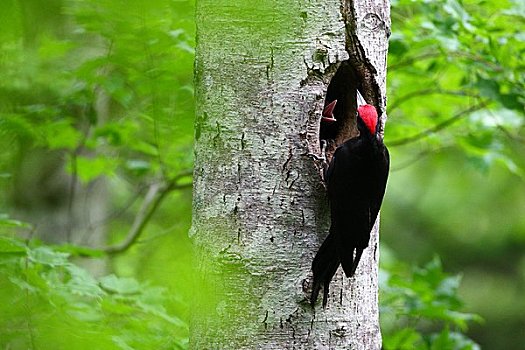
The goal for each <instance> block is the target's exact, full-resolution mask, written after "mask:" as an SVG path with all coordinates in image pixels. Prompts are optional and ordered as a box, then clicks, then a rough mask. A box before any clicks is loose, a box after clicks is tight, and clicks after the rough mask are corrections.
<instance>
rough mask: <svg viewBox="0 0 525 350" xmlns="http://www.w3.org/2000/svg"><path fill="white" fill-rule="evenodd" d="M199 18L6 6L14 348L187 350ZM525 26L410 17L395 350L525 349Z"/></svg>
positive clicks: (182, 13)
mask: <svg viewBox="0 0 525 350" xmlns="http://www.w3.org/2000/svg"><path fill="white" fill-rule="evenodd" d="M194 12H195V6H194V1H186V0H152V1H148V2H144V1H139V0H132V1H125V2H124V1H120V0H47V1H41V0H24V1H21V0H3V1H2V5H1V9H0V23H2V31H1V32H0V45H1V49H0V150H1V151H0V188H1V190H0V346H1V347H3V348H6V349H27V348H33V349H34V348H41V349H60V348H68V349H83V348H86V349H87V348H89V349H92V348H97V349H151V348H158V349H164V348H166V349H174V348H175V349H177V348H179V349H186V348H187V336H188V329H187V322H188V318H189V316H188V300H189V296H190V294H191V287H190V275H191V271H190V270H189V265H190V261H189V259H190V257H189V251H190V245H189V241H188V238H187V232H188V229H189V227H190V223H191V172H192V154H193V152H192V142H193V118H194V116H193V114H194V106H193V104H194V96H193V58H194V47H195V22H194ZM299 15H300V14H298V16H299ZM524 25H525V7H524V5H523V3H522V2H521V1H519V0H516V1H459V0H439V1H408V0H407V1H404V0H393V1H392V36H391V39H390V51H389V61H388V66H389V68H388V74H389V76H388V110H387V111H388V117H389V119H388V122H387V125H386V133H385V142H386V144H387V145H388V146H389V148H390V151H391V156H392V173H391V177H390V179H389V185H388V191H387V195H386V199H385V203H384V205H383V210H382V215H381V219H382V229H381V240H382V246H381V249H382V252H381V322H382V331H383V334H384V342H385V344H384V345H385V349H476V348H478V346H481V348H483V349H517V348H519V347H520V346H521V344H523V343H525V332H524V330H525V316H524V315H525V299H524V298H523V294H524V291H525V253H524V252H525V215H524V214H523V213H525V196H524V194H525V183H524V179H525V177H524V168H525V157H524V156H523V155H524V154H525V152H524V151H525V147H524V143H525V133H524V121H525V113H524V105H525V86H524V85H525V84H524V83H525V73H524V72H525V66H524V63H523V57H524V55H525V43H524V41H525V34H524V32H523V28H524ZM478 344H479V345H478Z"/></svg>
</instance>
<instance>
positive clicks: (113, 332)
mask: <svg viewBox="0 0 525 350" xmlns="http://www.w3.org/2000/svg"><path fill="white" fill-rule="evenodd" d="M0 284H1V285H2V288H1V289H0V299H1V300H4V301H6V300H9V301H10V302H9V303H6V302H3V303H1V306H0V315H2V316H1V317H0V325H1V326H0V346H2V347H3V348H17V349H21V348H38V349H57V348H64V347H66V348H69V349H83V348H86V349H87V348H91V349H92V348H97V349H139V348H140V349H152V348H154V349H185V348H186V338H187V333H188V331H187V326H186V324H185V323H184V322H183V321H181V320H180V319H179V318H178V317H177V316H175V315H174V314H172V313H170V312H169V311H167V307H166V304H168V303H169V300H170V298H172V297H170V296H169V295H168V293H167V290H166V288H162V287H157V286H153V285H151V284H149V283H140V282H138V281H137V280H136V279H135V278H131V277H117V276H115V275H114V274H112V275H109V276H105V277H102V278H99V279H97V278H94V277H92V276H91V274H90V273H89V272H88V271H86V270H85V269H83V268H80V267H79V266H78V265H76V264H75V263H73V262H72V261H71V259H70V254H68V253H64V252H61V251H60V250H59V249H57V248H54V247H51V246H47V245H40V244H37V243H35V242H31V243H30V244H27V243H24V242H23V241H20V240H17V239H13V238H9V237H5V236H2V237H0ZM172 302H173V301H172Z"/></svg>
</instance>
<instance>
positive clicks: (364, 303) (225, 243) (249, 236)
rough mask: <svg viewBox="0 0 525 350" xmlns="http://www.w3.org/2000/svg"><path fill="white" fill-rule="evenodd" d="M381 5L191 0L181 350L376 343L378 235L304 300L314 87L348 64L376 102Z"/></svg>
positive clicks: (312, 234)
mask: <svg viewBox="0 0 525 350" xmlns="http://www.w3.org/2000/svg"><path fill="white" fill-rule="evenodd" d="M389 28H390V18H389V5H388V1H387V0H383V1H379V2H377V3H372V2H370V1H358V2H356V3H354V4H352V3H351V2H344V1H343V2H342V3H341V2H339V1H335V0H329V1H326V0H323V1H321V0H314V1H309V2H302V1H285V0H273V1H260V2H259V1H246V0H244V1H236V2H235V3H233V2H231V1H226V0H222V1H217V0H197V53H196V93H197V120H196V125H195V173H194V204H193V205H194V208H193V225H192V230H191V233H190V234H191V236H192V238H193V240H194V243H195V249H196V261H197V268H198V270H199V271H198V272H199V276H200V278H201V279H202V281H201V284H199V290H200V291H201V293H199V296H198V298H197V301H196V304H195V307H194V309H193V320H192V324H191V339H190V344H191V348H192V349H199V350H201V349H379V348H380V347H381V335H380V330H379V321H378V304H377V271H378V254H379V250H378V232H377V225H376V228H375V229H374V231H373V234H372V238H371V242H370V247H369V248H368V249H366V250H365V253H364V255H363V258H362V262H361V264H360V267H359V268H358V270H357V273H356V276H355V277H354V278H352V279H346V278H343V276H342V273H341V271H339V272H338V273H337V274H336V277H335V279H334V281H333V282H332V288H331V293H330V299H329V302H328V307H327V308H326V309H324V310H323V309H322V308H321V307H320V306H318V307H317V308H316V309H315V310H313V309H312V308H311V307H310V305H309V304H308V299H307V298H308V292H309V290H308V288H309V283H310V279H311V271H310V269H311V262H312V259H313V256H314V254H315V252H316V250H317V248H318V247H319V245H320V243H321V242H322V239H324V237H325V236H326V234H327V233H328V227H329V215H328V214H329V213H328V203H327V200H326V194H325V190H324V188H323V185H322V183H321V181H320V177H319V171H318V169H317V168H316V166H315V165H314V163H313V162H312V160H311V159H310V158H309V157H307V156H306V154H307V153H308V152H310V151H315V152H317V150H318V128H319V118H320V114H321V109H322V107H323V102H324V94H325V92H326V88H327V84H328V83H329V81H330V78H331V76H332V75H333V74H334V72H335V71H336V69H337V67H338V64H339V63H340V62H341V61H343V60H347V59H348V60H349V62H351V64H352V65H354V67H355V68H356V70H357V72H358V74H359V75H360V77H361V80H362V81H361V83H362V85H363V90H364V93H365V97H367V99H368V100H369V102H371V101H373V102H374V103H375V104H376V105H378V106H380V107H382V108H384V101H385V94H384V91H385V70H386V67H385V65H386V52H387V40H388V33H389Z"/></svg>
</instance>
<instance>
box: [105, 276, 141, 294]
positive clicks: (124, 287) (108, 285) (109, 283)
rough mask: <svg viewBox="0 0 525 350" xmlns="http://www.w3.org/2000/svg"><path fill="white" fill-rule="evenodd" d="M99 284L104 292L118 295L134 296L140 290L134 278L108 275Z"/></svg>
mask: <svg viewBox="0 0 525 350" xmlns="http://www.w3.org/2000/svg"><path fill="white" fill-rule="evenodd" d="M100 284H101V286H102V288H104V289H105V290H107V291H110V292H114V293H118V294H136V293H138V292H139V290H140V284H139V283H138V282H137V281H136V280H135V279H134V278H129V277H121V278H119V277H117V276H115V275H109V276H106V277H103V278H102V279H101V280H100Z"/></svg>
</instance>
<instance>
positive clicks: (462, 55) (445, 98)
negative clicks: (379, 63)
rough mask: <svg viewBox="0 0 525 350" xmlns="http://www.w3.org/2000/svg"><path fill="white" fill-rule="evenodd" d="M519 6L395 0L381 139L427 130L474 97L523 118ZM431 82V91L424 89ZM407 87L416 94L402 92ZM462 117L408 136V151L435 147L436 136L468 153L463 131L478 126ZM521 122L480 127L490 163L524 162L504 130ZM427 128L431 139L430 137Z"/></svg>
mask: <svg viewBox="0 0 525 350" xmlns="http://www.w3.org/2000/svg"><path fill="white" fill-rule="evenodd" d="M520 6H522V5H520V4H517V3H516V2H512V1H508V2H501V3H498V4H497V5H496V3H491V2H484V1H476V0H473V1H457V0H440V1H425V2H413V1H394V2H393V9H392V18H393V35H392V38H391V49H390V51H389V73H390V75H389V89H390V91H389V106H390V107H392V109H391V112H390V113H389V117H391V118H390V120H389V123H388V126H387V127H388V132H387V136H388V137H387V140H386V141H387V143H388V140H389V138H390V137H392V138H391V139H393V140H396V139H399V137H400V136H403V137H405V138H406V137H409V138H410V136H411V135H414V134H417V133H418V132H423V131H425V130H432V129H433V128H434V127H435V126H436V125H439V123H440V122H441V121H443V120H446V119H447V118H450V117H452V116H453V115H455V114H457V113H459V112H460V111H462V110H468V109H469V108H471V107H472V106H476V105H483V107H482V111H483V112H486V113H492V114H496V113H507V112H502V111H510V110H513V111H515V112H516V113H517V114H516V115H517V116H518V118H520V119H522V120H523V119H525V113H524V111H525V89H524V86H525V85H524V81H525V76H524V74H523V71H524V70H523V63H522V62H521V60H520V59H517V58H518V57H521V56H523V53H524V52H525V44H524V43H523V41H520V39H519V38H520V30H519V29H518V28H519V25H518V26H516V25H515V24H516V22H517V21H519V19H518V17H520V15H517V13H518V12H519V9H520ZM435 87H438V88H435ZM430 89H435V90H437V91H436V93H433V94H426V93H424V92H425V91H428V90H430ZM449 91H454V92H462V93H463V96H461V95H460V94H457V93H455V96H456V97H455V98H449V96H451V95H450V94H449ZM407 95H413V96H414V97H415V98H411V99H406V98H405V96H407ZM461 119H462V120H461V121H460V122H458V123H454V124H453V125H449V126H447V127H446V128H440V130H439V131H438V132H436V133H434V132H432V133H427V134H426V136H425V137H424V138H418V139H414V140H413V141H410V142H409V143H407V144H413V146H414V147H413V148H412V149H413V150H414V151H412V152H416V153H417V152H420V151H421V149H426V150H431V149H435V146H436V142H435V141H436V140H438V141H439V143H441V144H442V145H443V146H446V147H455V148H459V149H461V150H463V151H464V152H465V154H466V155H467V157H472V153H470V152H469V150H468V149H465V148H463V147H464V145H466V144H465V143H464V142H463V139H464V138H465V137H470V136H469V135H466V133H467V132H472V133H474V134H476V133H478V132H479V130H477V129H476V128H475V127H474V126H475V125H477V126H480V124H475V125H470V124H468V122H467V121H468V120H469V119H470V118H469V114H466V115H465V116H464V117H462V118H461ZM407 126H409V127H408V128H407ZM414 129H416V131H415V130H414ZM520 130H523V124H522V123H521V124H519V125H518V124H516V123H515V124H514V125H513V129H511V130H505V131H503V130H502V129H501V128H499V127H498V126H494V127H493V128H490V129H489V128H486V127H485V128H484V130H483V132H484V133H491V134H492V139H493V141H494V142H492V143H490V144H486V146H487V147H488V148H487V149H486V150H485V151H486V154H485V155H483V157H484V158H486V159H491V162H490V164H491V165H492V164H498V163H502V164H505V166H506V167H507V168H509V169H510V168H513V166H510V167H509V164H511V163H514V165H515V166H516V167H517V168H519V167H523V164H521V162H520V161H519V158H520V156H519V152H518V153H516V152H515V148H516V146H517V145H519V141H518V143H516V141H517V140H518V139H516V138H512V137H509V135H508V133H507V131H508V132H510V133H511V134H515V133H517V132H519V131H520ZM432 136H437V139H435V138H434V139H431V138H430V137H432ZM475 137H477V136H475ZM394 143H395V142H394ZM416 143H417V144H416ZM467 144H468V143H467ZM496 144H497V145H499V146H501V147H502V149H500V150H498V152H494V149H495V148H494V147H492V145H496ZM393 151H394V152H396V151H395V150H393ZM410 152H411V150H410V148H409V147H408V148H407V147H405V148H404V149H403V153H404V154H408V153H410ZM487 154H490V155H491V156H487ZM394 155H395V154H394ZM492 160H497V161H492ZM509 161H511V162H509ZM481 163H484V164H488V162H485V161H483V162H481ZM481 163H480V162H479V161H478V164H481ZM513 172H515V171H513Z"/></svg>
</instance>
